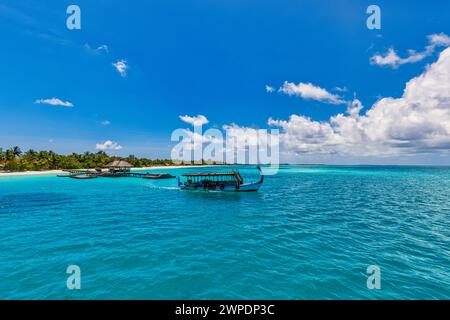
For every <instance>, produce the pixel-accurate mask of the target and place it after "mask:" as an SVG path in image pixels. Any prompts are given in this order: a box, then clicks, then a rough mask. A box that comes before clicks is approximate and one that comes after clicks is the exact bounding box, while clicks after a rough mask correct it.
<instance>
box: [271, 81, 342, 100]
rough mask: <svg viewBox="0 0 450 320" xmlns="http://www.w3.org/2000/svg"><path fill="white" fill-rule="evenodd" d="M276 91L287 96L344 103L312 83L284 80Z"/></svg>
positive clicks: (339, 98)
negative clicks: (296, 82)
mask: <svg viewBox="0 0 450 320" xmlns="http://www.w3.org/2000/svg"><path fill="white" fill-rule="evenodd" d="M278 91H279V92H282V93H284V94H287V95H289V96H299V97H302V98H303V99H310V100H316V101H320V102H326V103H331V104H342V103H345V101H344V100H342V99H341V97H339V96H338V95H335V94H332V93H330V92H328V91H327V90H325V89H323V88H321V87H318V86H315V85H313V84H312V83H303V82H300V83H299V84H295V83H293V82H287V81H285V82H284V83H283V85H282V86H281V88H280V89H279V90H278Z"/></svg>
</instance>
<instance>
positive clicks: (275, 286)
mask: <svg viewBox="0 0 450 320" xmlns="http://www.w3.org/2000/svg"><path fill="white" fill-rule="evenodd" d="M229 169H230V168H221V169H219V168H214V170H229ZM239 169H240V170H241V173H242V174H243V175H244V177H246V178H247V180H248V181H250V180H253V179H255V180H256V179H257V178H258V176H257V171H256V170H255V169H254V168H251V167H241V168H239ZM192 170H195V171H198V170H200V169H168V170H158V172H161V171H164V172H170V173H173V174H175V175H179V174H181V173H182V172H186V171H192ZM201 170H208V169H203V168H202V169H201ZM69 265H78V266H79V267H80V268H81V290H68V289H67V288H66V280H67V277H68V274H66V268H67V266H69ZM369 265H377V266H379V267H380V269H381V289H380V290H369V289H367V286H366V280H367V277H368V275H367V274H366V269H367V267H368V266H369ZM241 298H242V299H438V298H441V299H450V168H449V167H387V166H382V167H377V166H355V167H351V166H282V167H281V169H280V171H279V173H278V174H277V175H274V176H268V177H266V180H265V182H264V185H263V187H262V188H261V189H260V191H259V192H258V193H242V194H238V193H220V192H211V193H204V192H189V191H179V190H178V189H177V187H176V180H175V179H173V180H159V181H158V180H144V179H136V178H120V179H111V178H98V179H94V180H75V179H68V178H57V177H54V176H31V177H1V178H0V299H241Z"/></svg>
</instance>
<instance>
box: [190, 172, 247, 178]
mask: <svg viewBox="0 0 450 320" xmlns="http://www.w3.org/2000/svg"><path fill="white" fill-rule="evenodd" d="M236 176H239V173H238V172H192V173H184V174H183V177H236Z"/></svg>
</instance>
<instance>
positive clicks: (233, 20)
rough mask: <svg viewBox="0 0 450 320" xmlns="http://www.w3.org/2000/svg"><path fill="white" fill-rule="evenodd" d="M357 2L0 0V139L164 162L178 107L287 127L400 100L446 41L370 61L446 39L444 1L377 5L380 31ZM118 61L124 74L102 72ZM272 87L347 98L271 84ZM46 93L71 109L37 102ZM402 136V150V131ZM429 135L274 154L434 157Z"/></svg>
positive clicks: (213, 117) (212, 119) (219, 121)
mask: <svg viewBox="0 0 450 320" xmlns="http://www.w3.org/2000/svg"><path fill="white" fill-rule="evenodd" d="M70 4H76V5H78V6H79V7H80V8H81V19H82V24H81V30H68V29H67V28H66V18H67V16H68V15H67V14H66V8H67V7H68V6H69V5H70ZM370 4H373V3H372V2H369V1H325V0H321V1H317V0H316V1H284V0H283V1H275V0H272V1H269V0H266V1H264V0H259V1H243V0H240V1H237V0H214V1H213V0H208V1H207V0H196V1H181V0H161V1H126V2H125V1H119V0H108V1H106V0H104V1H100V0H97V1H96V0H89V1H87V0H84V1H83V0H75V1H62V0H58V1H56V0H53V1H39V2H36V1H26V0H14V1H6V0H0V36H1V39H2V50H0V59H1V61H2V73H1V76H0V114H1V116H0V146H1V147H4V148H6V147H11V146H13V145H19V146H21V147H22V148H23V149H28V148H33V149H52V150H54V151H57V152H62V153H70V152H72V151H76V152H83V151H92V152H94V151H96V145H97V144H101V143H103V142H105V141H109V140H110V141H113V142H115V143H117V144H120V146H121V147H122V148H121V149H120V150H111V152H112V153H115V154H119V155H128V154H135V155H138V156H146V157H169V156H170V149H171V146H172V145H173V144H172V143H171V142H170V134H171V132H172V131H173V130H174V129H176V128H180V127H181V128H183V127H189V124H187V123H184V122H182V121H181V120H180V118H179V116H180V115H191V116H195V115H204V116H206V117H207V119H208V120H209V123H208V127H217V128H221V127H222V126H223V125H225V124H232V123H236V124H238V125H239V126H242V127H254V128H267V127H269V125H268V119H270V118H272V119H276V120H279V121H289V119H290V116H291V115H299V116H304V117H307V118H309V119H311V121H317V122H321V121H323V122H328V121H329V118H330V117H331V116H335V115H337V114H339V113H342V114H345V113H346V110H347V109H348V106H349V103H351V101H352V100H353V98H354V97H355V96H356V98H357V99H358V100H359V101H360V102H361V104H362V105H363V106H364V107H363V109H362V110H361V111H360V113H361V114H364V113H365V112H366V111H367V110H369V109H371V108H372V107H373V105H374V104H375V103H376V102H377V101H378V100H379V99H380V98H382V97H393V98H400V97H401V96H402V94H403V91H404V89H405V85H406V83H407V82H408V81H409V80H410V79H412V78H414V77H417V76H419V75H421V74H422V73H424V72H425V68H426V66H427V64H431V63H434V62H436V61H437V60H438V57H439V54H440V52H442V51H443V50H444V49H445V45H443V44H442V45H439V46H436V47H435V48H434V47H433V50H431V51H430V52H428V53H427V54H426V55H425V57H423V58H421V59H418V60H419V61H415V62H412V63H406V62H405V63H404V64H403V63H400V64H399V65H394V64H386V65H380V64H376V63H373V62H372V63H371V58H373V57H374V56H376V55H377V54H378V55H379V56H380V57H385V55H386V54H387V53H388V50H389V49H390V48H393V49H395V50H396V51H395V52H396V54H398V56H399V57H403V58H404V57H408V56H411V55H413V54H411V53H409V52H408V51H407V50H409V49H413V50H416V51H417V52H419V53H420V52H422V51H423V50H426V49H425V48H426V46H428V45H430V43H431V42H430V39H429V38H427V36H429V35H433V34H434V35H436V34H450V19H448V12H449V10H450V3H449V2H445V1H431V2H430V1H428V2H423V1H395V2H394V1H377V2H376V3H374V4H377V5H378V6H379V7H380V8H381V12H382V28H381V30H369V29H368V28H367V27H366V19H367V17H368V15H367V14H366V8H367V7H368V6H369V5H370ZM102 46H103V47H102ZM106 47H107V50H106V49H105V48H106ZM97 48H100V49H98V50H96V49H97ZM118 61H124V63H125V64H126V66H127V70H126V75H125V74H124V75H121V74H120V73H119V72H118V70H117V69H116V68H115V67H114V66H113V63H117V62H118ZM385 61H387V60H385ZM285 81H287V83H292V84H294V85H298V84H300V83H303V84H307V85H311V88H321V89H323V90H325V91H326V92H327V93H329V94H331V95H333V96H339V97H340V99H341V100H342V101H346V102H348V103H341V104H334V103H329V101H328V102H327V101H324V100H323V99H322V98H321V97H320V96H319V97H317V96H314V97H312V96H310V95H308V93H305V92H304V91H300V92H301V93H300V94H299V93H298V92H297V93H292V94H286V93H287V91H285V92H284V93H283V91H278V90H279V88H281V87H282V86H283V83H285ZM449 81H450V80H449ZM266 85H269V86H272V87H273V88H274V92H272V93H270V92H267V91H266ZM336 87H339V88H346V89H347V90H346V91H345V92H343V91H338V90H337V89H335V88H336ZM306 89H308V88H306ZM52 98H57V99H59V100H60V102H66V103H67V104H71V105H73V106H64V105H59V106H57V105H52V104H48V103H47V102H51V101H50V100H49V99H52ZM441 100H442V99H441ZM38 102H41V103H38ZM53 102H54V101H53ZM54 104H55V103H54ZM56 104H57V103H56ZM60 104H61V103H60ZM445 106H447V105H445ZM443 121H446V118H444V120H443ZM306 125H308V123H307V124H306ZM281 128H282V127H281ZM408 128H409V127H408ZM446 128H447V127H446ZM282 129H285V130H286V128H282ZM441 132H442V130H441ZM286 133H289V132H286ZM297 133H298V132H297ZM291 136H292V135H291ZM445 136H446V134H445V133H444V138H445ZM402 137H403V135H402ZM422 138H423V137H419V138H417V139H422ZM428 138H429V137H427V140H426V141H429V139H428ZM285 139H290V138H289V136H288V135H287V136H286V137H285ZM401 139H403V142H404V141H406V140H408V141H407V142H408V146H410V145H411V143H412V141H411V139H414V138H411V136H408V139H406V138H401ZM442 139H443V138H442V137H440V140H439V141H440V146H439V147H435V144H433V147H430V143H428V144H427V145H426V146H424V144H423V143H420V148H419V147H417V146H414V148H413V149H411V148H410V149H408V150H410V151H408V152H406V153H402V152H400V154H399V153H397V152H394V153H392V154H387V155H383V157H379V156H377V154H374V153H372V154H368V156H367V157H366V156H364V157H360V156H359V155H357V154H356V152H347V151H348V150H347V149H346V150H345V151H342V150H337V151H335V150H331V151H330V149H329V148H328V147H327V148H322V147H321V148H320V151H319V152H317V148H315V146H313V147H312V148H310V147H309V146H308V148H307V149H305V148H304V147H303V146H302V147H301V148H300V147H299V146H294V147H292V146H291V151H293V152H287V153H289V155H286V159H287V160H288V161H290V162H330V163H365V162H367V163H394V164H396V163H398V164H400V163H424V164H427V163H437V164H443V163H448V158H449V157H448V154H447V153H446V151H447V150H446V146H447V144H446V143H447V142H445V143H443V142H442V141H443V140H442ZM444 140H445V139H444ZM292 141H294V140H292V139H291V140H289V141H286V142H287V143H286V145H289V144H292V143H291V142H292ZM421 141H422V142H423V141H425V140H424V139H422V140H421ZM446 141H447V140H446ZM326 143H327V142H326ZM392 145H393V144H392V143H391V145H390V147H391V146H392ZM449 146H450V145H449ZM286 148H288V147H286ZM447 149H448V148H447ZM324 150H325V151H324ZM396 150H398V149H396ZM355 154H356V155H355ZM317 159H319V160H320V161H315V160H317Z"/></svg>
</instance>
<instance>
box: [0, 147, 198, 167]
mask: <svg viewBox="0 0 450 320" xmlns="http://www.w3.org/2000/svg"><path fill="white" fill-rule="evenodd" d="M114 160H124V161H127V162H129V163H131V164H132V165H134V166H135V167H151V166H171V165H174V163H173V162H172V160H168V159H153V160H152V159H147V158H138V157H135V156H134V155H130V156H128V157H117V156H109V155H108V154H106V152H104V151H99V152H96V153H91V152H85V153H83V154H79V153H72V154H69V155H62V154H57V153H55V152H53V151H35V150H32V149H30V150H28V151H26V152H22V150H21V149H20V148H19V147H17V146H16V147H13V148H9V149H6V150H4V149H3V148H0V170H4V171H41V170H57V169H90V168H103V167H105V166H106V165H107V164H108V163H110V162H112V161H114ZM182 164H185V163H182ZM186 164H188V163H186ZM189 164H191V163H189Z"/></svg>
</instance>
